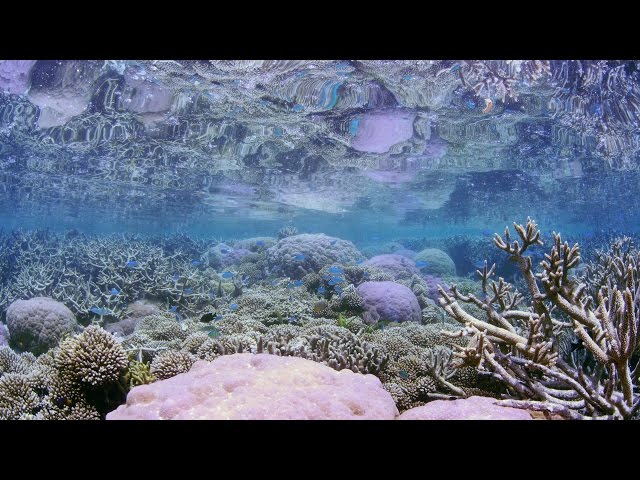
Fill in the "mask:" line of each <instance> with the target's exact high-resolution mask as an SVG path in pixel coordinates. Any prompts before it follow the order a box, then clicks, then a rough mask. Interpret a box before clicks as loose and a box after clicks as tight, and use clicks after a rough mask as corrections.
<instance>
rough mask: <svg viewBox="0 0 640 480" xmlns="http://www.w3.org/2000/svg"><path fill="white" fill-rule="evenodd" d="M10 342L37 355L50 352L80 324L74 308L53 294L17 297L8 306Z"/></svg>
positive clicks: (16, 347) (13, 345) (19, 348)
mask: <svg viewBox="0 0 640 480" xmlns="http://www.w3.org/2000/svg"><path fill="white" fill-rule="evenodd" d="M7 328H8V330H9V335H10V336H9V343H10V345H11V346H12V347H13V348H15V349H16V350H19V351H29V352H31V353H33V354H34V355H39V354H41V353H44V352H46V351H47V350H49V349H50V348H52V347H55V346H56V345H58V342H60V340H61V339H62V338H63V337H64V336H66V335H69V334H71V333H73V332H74V331H75V330H76V328H78V323H77V321H76V317H75V316H74V315H73V312H72V311H71V310H69V309H68V308H67V307H65V306H64V304H62V303H60V302H58V301H56V300H54V299H53V298H49V297H35V298H32V299H30V300H16V301H15V302H13V303H12V304H11V305H9V308H7Z"/></svg>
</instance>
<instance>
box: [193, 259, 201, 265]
mask: <svg viewBox="0 0 640 480" xmlns="http://www.w3.org/2000/svg"><path fill="white" fill-rule="evenodd" d="M200 264H202V262H201V261H200V260H191V265H200Z"/></svg>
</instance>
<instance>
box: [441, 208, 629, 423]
mask: <svg viewBox="0 0 640 480" xmlns="http://www.w3.org/2000/svg"><path fill="white" fill-rule="evenodd" d="M514 228H515V230H516V232H517V233H518V236H519V238H520V240H514V241H512V240H511V235H510V232H509V229H508V228H505V233H504V239H503V237H502V236H500V235H498V234H496V235H495V238H494V243H495V245H496V247H498V248H499V249H501V250H503V251H504V252H506V253H507V254H508V255H509V259H510V260H511V261H513V262H515V263H516V264H517V265H518V267H519V269H520V271H521V274H522V276H523V277H524V278H525V280H526V283H527V287H528V289H529V291H530V294H531V303H530V305H529V308H526V309H521V308H520V307H519V306H520V303H521V300H522V297H521V295H520V294H519V293H518V292H513V291H511V287H510V285H509V284H508V283H506V282H505V281H504V280H503V279H502V278H499V280H498V282H496V281H491V283H489V279H490V277H491V276H492V275H493V272H494V269H495V265H494V266H492V267H491V268H488V266H485V267H484V269H483V270H482V271H478V273H479V275H480V277H481V278H482V291H483V297H482V298H478V297H476V296H475V295H473V294H469V295H463V294H461V293H459V292H458V291H457V289H456V286H455V285H452V286H451V293H447V292H446V291H444V290H443V289H441V292H440V293H441V295H442V298H441V300H440V303H441V305H442V306H443V307H444V308H445V310H446V312H447V313H448V314H449V315H450V316H451V317H453V318H454V319H455V320H457V321H459V322H461V323H463V324H464V325H465V329H464V330H463V331H461V332H460V334H462V335H464V334H467V335H468V334H470V335H471V336H472V337H471V340H470V343H469V345H468V346H467V347H464V348H460V352H459V353H458V356H459V363H460V364H461V365H465V366H467V365H475V366H478V367H479V368H481V369H483V370H488V371H490V372H492V373H493V374H494V375H495V376H496V377H498V378H499V379H501V380H502V382H504V385H505V386H506V388H507V390H508V392H509V396H510V397H511V399H509V400H505V402H503V403H504V404H507V405H510V406H518V407H523V408H528V409H531V410H542V411H547V412H550V413H556V414H559V415H561V416H563V417H565V418H586V417H590V418H603V417H604V418H620V419H628V418H634V417H636V416H637V411H638V408H639V407H640V399H639V398H638V397H637V395H636V393H635V382H636V378H637V376H636V369H637V364H638V362H637V360H634V353H635V351H636V349H637V348H638V336H637V329H638V322H639V318H638V317H639V314H638V305H637V302H638V296H637V295H636V292H637V288H638V287H637V284H636V277H635V275H634V264H633V263H632V262H630V261H628V262H627V263H626V265H625V264H624V262H623V263H622V265H624V269H625V271H626V275H622V276H621V277H620V278H618V280H619V281H620V283H616V279H615V278H611V279H610V280H611V282H610V283H608V284H607V285H604V286H601V287H600V288H599V290H598V296H597V298H594V297H593V296H592V295H589V294H588V292H587V286H586V284H581V283H578V282H577V281H576V280H575V278H573V277H572V276H571V275H570V273H571V270H572V269H573V268H574V267H576V266H577V265H578V263H579V262H580V249H579V247H578V245H577V244H575V245H574V246H573V247H570V246H569V244H568V243H567V242H564V243H563V242H562V239H561V237H560V235H559V234H554V235H553V243H552V246H551V249H550V251H549V253H547V254H546V255H545V260H544V261H543V262H541V264H540V266H541V267H542V272H540V273H539V274H537V275H536V274H535V273H534V270H533V263H532V261H531V257H530V256H529V255H526V253H527V249H528V248H529V247H530V246H532V245H534V244H542V241H541V240H540V230H539V229H538V228H537V224H536V223H535V221H533V220H531V219H530V218H529V219H528V220H527V224H526V225H520V224H517V223H514ZM618 254H620V251H618ZM627 260H628V259H627ZM459 302H462V303H470V304H475V305H476V306H478V307H480V308H482V310H484V311H485V312H486V314H487V317H488V318H487V321H483V320H479V319H478V318H475V317H474V316H472V315H469V314H468V313H466V312H465V311H464V310H463V309H462V308H461V307H460V303H459ZM567 329H571V330H573V332H574V333H575V335H576V336H577V337H578V339H579V340H580V342H579V346H580V348H583V349H585V350H586V351H588V352H589V356H588V357H589V360H590V362H584V363H581V364H578V365H576V364H575V359H573V360H574V361H573V362H572V361H571V360H570V359H566V358H562V357H560V355H559V351H558V343H559V342H558V341H557V340H556V339H557V337H558V336H559V333H560V332H561V331H562V330H567Z"/></svg>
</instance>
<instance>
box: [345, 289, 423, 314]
mask: <svg viewBox="0 0 640 480" xmlns="http://www.w3.org/2000/svg"><path fill="white" fill-rule="evenodd" d="M358 293H359V294H360V296H361V297H362V300H363V301H364V307H365V309H366V312H365V313H364V315H363V318H364V321H365V322H366V323H376V322H378V321H379V320H389V321H391V322H405V321H411V322H419V321H420V320H421V319H422V312H421V310H420V305H419V304H418V299H417V298H416V296H415V295H414V293H413V292H412V291H411V289H410V288H408V287H405V286H404V285H400V284H399V283H395V282H364V283H363V284H362V285H360V286H359V287H358Z"/></svg>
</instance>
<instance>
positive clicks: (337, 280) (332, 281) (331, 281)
mask: <svg viewBox="0 0 640 480" xmlns="http://www.w3.org/2000/svg"><path fill="white" fill-rule="evenodd" d="M342 282H344V278H342V277H331V278H330V279H329V281H328V282H327V283H328V284H329V285H337V284H338V283H342Z"/></svg>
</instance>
